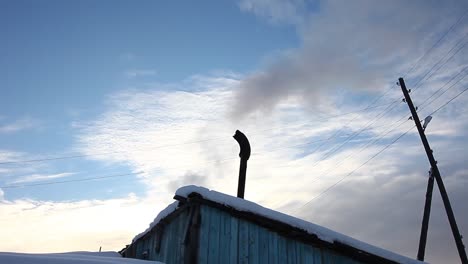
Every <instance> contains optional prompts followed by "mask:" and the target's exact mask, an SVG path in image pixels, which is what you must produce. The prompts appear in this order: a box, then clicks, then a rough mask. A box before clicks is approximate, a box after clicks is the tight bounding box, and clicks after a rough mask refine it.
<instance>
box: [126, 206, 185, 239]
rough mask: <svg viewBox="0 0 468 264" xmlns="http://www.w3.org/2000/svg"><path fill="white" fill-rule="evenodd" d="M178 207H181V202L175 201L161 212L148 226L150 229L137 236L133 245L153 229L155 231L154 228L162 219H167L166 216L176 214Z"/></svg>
mask: <svg viewBox="0 0 468 264" xmlns="http://www.w3.org/2000/svg"><path fill="white" fill-rule="evenodd" d="M178 205H179V201H175V202H173V203H171V204H170V205H168V206H167V207H166V208H164V209H163V210H162V211H161V212H159V214H158V215H157V216H156V218H155V219H154V220H153V222H152V223H151V224H150V225H149V226H148V228H146V230H145V231H143V232H141V233H140V234H138V235H136V236H135V237H134V238H133V239H132V243H134V242H135V241H137V240H138V239H139V238H141V237H143V236H144V235H146V234H147V233H148V232H149V231H151V229H153V227H155V226H156V225H157V224H158V223H159V222H160V221H161V220H162V219H164V218H166V216H168V215H169V214H171V213H172V212H174V211H175V210H176V209H177V207H178Z"/></svg>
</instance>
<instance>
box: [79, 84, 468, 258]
mask: <svg viewBox="0 0 468 264" xmlns="http://www.w3.org/2000/svg"><path fill="white" fill-rule="evenodd" d="M236 77H239V76H236ZM239 81H240V80H239V79H237V78H232V77H223V76H211V77H203V76H196V77H194V78H189V79H187V80H185V81H183V82H181V84H169V85H170V86H171V87H173V88H177V87H183V88H184V89H185V91H180V90H179V91H177V90H176V91H174V90H171V91H167V90H165V89H160V87H158V86H155V87H154V89H145V90H137V89H134V90H129V91H121V92H117V93H116V94H114V95H112V96H111V97H109V100H108V102H107V107H108V110H107V111H105V112H104V113H103V114H102V115H100V116H99V117H98V118H97V119H96V120H92V121H89V122H85V123H82V124H81V126H80V125H78V127H82V129H80V134H79V135H78V137H77V146H76V148H77V150H78V151H81V152H82V153H84V154H87V155H93V154H98V153H103V152H112V151H116V152H117V153H115V154H109V155H106V156H103V155H99V156H98V155H96V156H94V159H96V160H101V161H104V162H108V163H111V164H112V163H116V164H122V163H126V164H128V165H130V166H131V167H132V168H133V169H134V170H141V171H145V174H144V175H143V177H141V178H140V180H141V181H143V182H144V183H146V186H147V187H148V190H147V191H148V194H151V195H152V196H153V197H172V196H173V191H174V189H175V188H177V187H178V186H179V185H182V184H203V185H205V186H207V187H209V188H212V189H216V190H218V191H222V192H225V193H228V194H232V195H235V192H236V185H237V175H238V174H237V173H238V162H239V160H238V145H237V143H236V142H235V141H234V140H233V139H232V135H233V133H234V131H235V130H236V129H240V130H241V131H243V132H245V133H246V135H247V136H248V137H249V140H250V141H251V145H252V151H253V155H252V157H251V159H250V161H249V166H248V171H247V186H246V198H247V199H249V200H251V201H254V202H258V203H260V204H262V205H264V206H268V207H272V208H275V209H278V210H282V211H285V212H289V213H291V212H295V211H296V210H297V209H298V208H300V207H301V206H302V205H303V204H305V202H307V201H308V200H309V199H310V198H312V197H314V196H316V195H318V194H320V193H321V192H322V191H323V190H325V189H326V188H328V187H329V186H331V185H333V184H334V183H335V182H337V181H338V180H340V179H341V178H342V177H343V176H345V175H347V174H348V173H349V172H350V171H353V170H355V169H356V168H357V167H358V166H359V165H361V164H362V163H364V162H365V161H366V160H367V159H369V158H370V157H372V156H373V155H374V154H375V153H377V152H378V151H379V150H380V149H382V148H383V147H384V146H385V145H386V144H388V143H390V142H391V140H392V139H394V138H395V137H397V136H398V135H400V134H401V133H402V132H404V131H406V130H407V129H408V128H409V127H411V126H412V124H411V122H409V121H407V122H406V123H405V124H403V125H401V126H397V124H399V123H395V121H397V120H402V121H404V120H406V116H408V115H409V113H408V110H407V107H406V105H404V104H403V103H400V105H398V107H396V108H395V110H393V111H385V107H380V108H373V109H368V110H367V111H362V112H359V113H355V114H351V115H344V116H337V117H334V118H331V117H326V116H327V115H339V114H340V113H343V112H345V113H346V112H350V111H353V109H354V110H355V109H361V108H362V107H363V106H356V103H355V102H353V101H352V100H343V96H347V94H344V95H336V96H333V97H331V98H332V99H333V100H334V101H332V104H336V105H337V106H336V107H332V108H330V109H331V112H329V113H327V112H325V113H317V112H312V111H308V110H307V108H306V107H304V105H302V104H301V102H300V100H299V101H298V100H292V99H291V100H289V101H283V102H282V103H280V104H279V105H278V107H276V108H275V109H273V110H272V111H271V112H270V115H262V114H260V113H254V114H252V115H250V116H248V117H247V118H245V119H242V120H239V121H237V122H233V121H232V120H230V119H228V118H227V116H228V114H229V112H230V111H231V108H230V107H231V106H232V102H233V99H234V98H233V92H234V90H233V89H235V87H236V86H237V84H238V83H239ZM431 87H432V86H431ZM435 87H436V86H434V87H433V88H435ZM395 89H396V88H395ZM431 89H432V88H431ZM161 90H164V91H161ZM397 92H398V90H396V91H395V94H393V93H392V94H391V96H392V99H391V100H393V99H395V100H399V99H398V97H396V96H395V95H397V94H398V93H397ZM389 100H390V99H389ZM445 100H447V98H445ZM386 102H387V99H383V100H382V104H383V105H385V104H386ZM465 102H466V99H463V98H460V101H455V102H453V105H454V106H455V107H456V106H462V105H464V104H465ZM338 106H339V107H338ZM434 107H435V106H433V105H431V106H430V107H428V109H434ZM448 110H449V109H448V108H447V109H444V110H443V111H441V112H440V113H438V114H437V115H436V116H435V117H434V118H435V119H434V121H435V120H446V118H447V117H448V116H449V115H451V114H453V112H452V111H448ZM383 111H385V112H383ZM382 113H385V115H381V114H382ZM465 113H466V111H465V112H463V111H461V109H460V112H457V113H456V116H457V117H460V118H454V119H451V120H450V122H448V121H447V122H446V123H444V122H438V121H437V122H434V123H431V126H430V128H428V131H429V129H430V131H431V133H435V134H436V135H439V137H441V138H437V140H433V141H432V144H433V147H434V149H436V150H438V149H444V150H445V152H444V153H438V154H439V155H438V158H439V160H440V161H441V162H440V163H441V164H447V165H448V166H449V167H453V168H460V166H462V164H463V162H462V161H461V160H459V159H457V161H456V162H455V161H454V162H455V163H452V162H449V161H450V160H449V159H447V158H445V157H450V156H451V155H453V153H452V152H451V151H454V152H455V151H456V152H457V153H459V154H457V155H456V157H463V156H464V154H461V153H464V152H465V149H464V148H463V147H461V148H447V149H446V148H445V147H444V146H447V144H454V145H457V143H455V139H454V138H452V136H451V135H453V134H454V133H455V134H457V133H458V134H460V133H462V135H464V133H463V128H464V127H465V126H466V125H467V124H466V122H465V121H464V120H466V118H464V117H463V116H465V115H466V114H465ZM324 115H325V117H324ZM376 116H379V118H378V119H377V120H375V122H374V118H375V117H376ZM401 117H403V119H402V118H401ZM350 120H352V122H349V121H350ZM402 121H400V122H402ZM370 122H371V123H370ZM368 124H371V125H370V126H369V128H368V129H365V130H363V129H362V128H364V127H366V126H367V125H368ZM343 126H344V127H343ZM449 128H450V129H451V130H453V133H452V134H447V133H445V132H443V131H446V130H447V129H449ZM392 129H393V131H392ZM361 130H362V133H361V135H360V136H359V137H356V138H355V139H354V140H352V141H351V142H350V143H348V144H346V145H344V146H343V147H342V148H341V149H340V150H338V151H336V153H334V154H333V155H329V157H328V158H327V159H326V160H324V161H321V160H322V159H323V157H324V155H326V153H331V152H330V150H331V149H333V148H337V147H338V146H340V145H341V144H342V143H343V140H345V139H346V138H347V137H348V136H349V135H352V134H353V133H357V132H359V131H361ZM388 131H392V132H391V133H388V134H386V135H385V136H383V137H381V136H382V135H384V134H385V133H387V132H388ZM336 132H339V134H338V136H337V137H334V138H332V139H330V140H328V141H319V140H326V139H328V138H330V137H331V135H333V134H334V133H336ZM380 137H381V138H380ZM378 138H380V140H379V141H378V142H377V144H373V145H370V146H369V147H366V148H364V147H365V146H366V143H368V142H372V140H375V139H378ZM311 142H312V143H311ZM313 142H315V143H313ZM322 142H325V143H324V145H323V146H321V147H320V148H319V149H317V148H318V147H319V145H320V143H322ZM450 142H452V143H450ZM436 153H437V152H436ZM450 153H452V154H450ZM442 154H443V155H442ZM424 158H425V157H424V152H422V151H421V146H420V145H419V139H418V138H417V134H416V131H415V130H413V131H412V132H411V133H410V134H409V135H408V136H407V137H405V138H403V139H402V140H400V142H398V144H396V145H395V146H393V147H391V148H390V149H388V150H387V151H386V152H384V153H382V154H381V155H380V156H378V157H377V158H375V159H374V160H372V162H370V163H369V164H367V165H366V166H364V167H363V168H361V169H359V170H357V171H356V172H355V173H354V174H353V175H351V176H350V177H347V178H346V180H345V181H344V182H343V183H342V184H340V185H338V186H337V187H336V188H334V189H331V190H330V191H329V192H327V194H326V195H325V196H324V197H321V198H319V199H318V200H317V201H316V202H314V203H312V204H311V205H310V207H309V206H308V207H305V208H302V209H301V210H300V211H301V212H302V213H300V216H301V217H305V218H307V219H309V220H311V221H313V222H317V223H319V224H323V225H325V226H329V227H331V228H334V229H337V230H338V231H341V232H344V233H347V234H351V235H353V236H356V237H357V238H358V239H363V240H365V241H369V242H372V243H375V244H377V245H381V246H383V247H385V248H388V249H391V250H395V251H397V252H399V253H402V254H405V255H409V256H412V255H413V251H412V249H411V247H409V245H410V244H411V243H412V242H413V240H414V239H413V238H412V237H410V235H411V236H416V237H417V235H418V234H417V230H419V225H420V223H419V221H414V219H415V218H416V219H419V218H418V217H420V213H419V212H420V208H421V206H422V199H423V196H424V195H423V194H422V195H421V197H419V196H418V195H419V194H421V193H423V192H424V191H425V178H424V176H425V172H426V170H427V163H426V161H425V159H424ZM449 164H450V165H449ZM456 171H458V169H457V170H456ZM404 175H410V176H409V177H408V178H406V177H403V176H404ZM450 175H451V174H450ZM449 178H450V177H449ZM381 186H384V187H383V188H384V190H385V192H383V193H382V194H380V193H379V192H378V191H377V190H378V188H381ZM406 186H411V187H412V188H414V195H412V196H411V197H409V198H404V196H402V195H401V194H402V193H404V192H405V191H407V187H406ZM374 190H375V191H374ZM340 192H347V193H349V194H348V197H347V198H346V199H344V198H343V197H342V195H341V193H340ZM459 192H460V190H458V189H455V190H454V193H455V194H456V195H458V196H460V195H461V194H460V193H459ZM365 193H369V195H371V196H372V195H381V196H380V197H379V199H378V200H375V201H374V202H373V203H371V202H372V201H368V203H366V199H367V200H369V196H367V195H364V194H365ZM357 194H359V195H357ZM394 196H400V197H401V199H403V198H404V199H411V203H408V207H407V208H406V207H405V208H401V209H398V208H397V205H398V204H401V203H404V201H403V200H398V199H395V198H394ZM461 196H462V197H464V196H463V195H461ZM386 199H388V200H391V201H392V202H391V204H389V206H391V208H392V210H395V211H394V212H393V213H394V214H395V222H398V223H401V222H404V221H411V222H409V223H408V224H407V225H405V227H404V228H403V227H400V228H401V229H402V230H406V231H408V232H406V233H405V232H403V231H402V232H401V233H398V234H393V235H394V237H393V238H392V239H388V240H385V238H384V236H383V235H382V236H373V235H372V233H371V232H370V231H369V232H368V231H366V228H367V227H368V226H369V225H372V223H371V222H368V221H365V220H363V219H361V218H360V217H359V215H358V214H352V215H351V216H349V218H348V219H349V221H350V223H353V227H351V226H350V225H347V224H343V223H342V222H340V221H332V220H330V218H332V217H336V218H339V219H341V218H340V215H341V214H342V213H341V212H342V211H343V212H344V211H346V210H352V209H349V208H350V207H352V206H354V204H356V203H359V204H360V205H361V207H364V208H363V209H362V210H363V211H362V212H363V214H366V215H367V214H372V213H375V214H385V213H388V212H387V211H386V209H385V208H380V207H379V203H383V201H386ZM418 199H419V200H418ZM460 199H461V198H459V199H457V200H456V201H454V204H455V205H456V206H460V201H461V200H460ZM322 204H323V205H326V204H328V205H330V208H328V209H327V210H325V211H326V212H327V214H325V215H322V214H314V213H313V212H320V210H317V209H313V208H315V207H314V206H316V207H319V208H321V206H322ZM311 208H312V209H311ZM346 208H348V209H346ZM459 214H460V218H461V219H465V217H466V216H465V215H464V214H463V213H460V212H459ZM370 221H371V220H370ZM373 228H374V227H373ZM394 228H395V227H394V226H392V225H391V224H390V223H388V225H387V226H382V225H377V226H376V227H375V229H373V230H376V232H378V233H379V234H383V233H385V232H392V231H391V230H393V229H394ZM466 228H468V227H466ZM466 228H465V225H464V224H462V229H466ZM376 234H377V233H376ZM398 239H400V240H404V241H405V243H406V244H405V245H407V247H406V248H404V247H400V246H398V245H396V244H395V243H393V242H394V241H397V240H398ZM439 239H442V240H444V239H445V241H446V240H447V239H449V238H447V236H445V235H443V234H440V236H439ZM392 241H393V242H392ZM440 256H443V257H451V256H450V254H448V253H444V255H440ZM431 257H432V258H433V259H438V258H437V257H436V256H435V255H431ZM439 258H441V257H439Z"/></svg>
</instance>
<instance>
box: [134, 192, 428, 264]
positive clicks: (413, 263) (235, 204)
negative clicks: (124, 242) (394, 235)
mask: <svg viewBox="0 0 468 264" xmlns="http://www.w3.org/2000/svg"><path fill="white" fill-rule="evenodd" d="M192 193H197V194H199V195H201V196H202V197H203V199H205V200H209V201H212V202H215V203H218V204H220V205H223V206H226V207H229V208H232V209H234V210H237V211H240V212H248V213H253V214H255V215H258V216H263V217H265V218H268V219H271V220H274V221H277V222H281V223H284V224H287V225H289V226H292V227H295V228H298V229H300V230H303V231H304V232H306V233H308V234H310V235H316V236H317V237H318V238H319V239H320V240H323V241H326V242H329V243H341V244H345V245H347V246H351V247H353V248H356V249H358V250H361V251H364V252H367V253H370V254H373V255H376V256H379V257H382V258H385V259H388V260H391V261H395V262H398V263H402V264H422V263H424V262H421V261H418V260H414V259H411V258H408V257H405V256H401V255H399V254H396V253H393V252H390V251H388V250H385V249H381V248H378V247H375V246H372V245H369V244H367V243H364V242H362V241H359V240H356V239H354V238H351V237H348V236H346V235H343V234H340V233H337V232H335V231H332V230H330V229H328V228H325V227H322V226H319V225H316V224H313V223H310V222H307V221H304V220H302V219H299V218H296V217H293V216H290V215H286V214H283V213H280V212H277V211H274V210H271V209H268V208H265V207H263V206H260V205H258V204H256V203H253V202H250V201H247V200H244V199H241V198H238V197H234V196H230V195H227V194H224V193H220V192H217V191H213V190H209V189H207V188H204V187H199V186H194V185H189V186H185V187H181V188H179V189H178V190H177V191H176V197H179V198H188V196H189V195H190V194H192ZM177 206H178V202H175V203H172V204H171V205H169V206H168V207H166V209H164V210H163V211H161V212H160V213H159V214H158V216H157V217H156V219H155V220H154V221H153V222H152V223H151V225H150V226H149V227H148V229H146V231H145V232H143V233H141V234H139V235H137V236H136V237H135V238H134V239H133V242H134V241H136V240H137V239H138V238H140V237H142V236H144V235H145V234H146V233H147V232H149V231H150V230H151V229H152V228H153V227H154V226H156V225H157V224H158V223H159V222H160V221H161V220H162V219H163V218H165V217H166V216H167V215H169V214H170V213H172V212H174V211H175V210H176V209H177Z"/></svg>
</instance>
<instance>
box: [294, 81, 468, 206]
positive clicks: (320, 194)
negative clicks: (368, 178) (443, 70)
mask: <svg viewBox="0 0 468 264" xmlns="http://www.w3.org/2000/svg"><path fill="white" fill-rule="evenodd" d="M467 90H468V87H466V88H465V89H464V90H462V91H461V92H460V93H458V94H457V95H455V96H454V97H452V98H451V99H450V100H448V101H447V102H445V103H444V104H443V105H441V106H440V107H438V108H437V109H436V110H434V111H433V112H432V113H430V114H429V115H433V114H435V113H437V112H438V111H439V110H441V109H442V108H444V107H445V106H447V105H448V104H450V103H451V102H452V101H453V100H455V99H456V98H458V97H459V96H460V95H462V94H463V93H464V92H466V91H467ZM413 128H414V126H412V127H411V128H410V129H408V130H407V131H406V132H404V133H403V134H401V135H400V136H399V137H397V138H396V139H395V140H393V141H392V142H391V143H390V144H388V145H386V146H385V147H384V148H383V149H381V150H380V151H379V152H377V153H376V154H374V155H373V156H372V157H371V158H369V159H368V160H366V161H365V162H364V163H362V164H361V165H360V166H359V167H357V168H356V169H354V170H353V171H351V172H350V173H348V174H347V175H345V176H344V177H342V178H341V179H339V180H338V181H337V182H335V183H334V184H332V185H331V186H329V187H328V188H327V189H325V190H324V191H322V192H321V193H319V194H318V195H316V196H315V197H313V198H312V199H311V200H309V201H308V202H307V203H305V204H304V205H303V206H301V207H300V208H299V209H298V210H300V209H302V208H304V207H305V206H307V205H308V204H310V203H311V202H312V201H313V200H315V199H317V198H319V197H320V196H322V195H324V194H325V193H326V192H328V191H329V190H330V189H332V188H334V187H335V186H337V185H338V184H340V183H341V182H342V181H344V180H345V179H346V178H347V177H349V176H350V175H352V174H353V173H355V172H356V171H357V170H359V169H360V168H362V167H363V166H365V165H366V164H367V163H369V162H370V161H371V160H372V159H374V158H375V157H377V156H378V155H379V154H381V153H382V152H384V151H385V150H386V149H388V148H389V147H390V146H391V145H393V144H394V143H395V142H397V141H398V140H399V139H401V138H402V137H403V136H405V135H406V134H407V133H408V132H409V131H411V129H413Z"/></svg>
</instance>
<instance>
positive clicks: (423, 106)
mask: <svg viewBox="0 0 468 264" xmlns="http://www.w3.org/2000/svg"><path fill="white" fill-rule="evenodd" d="M466 68H468V67H466ZM466 68H465V69H466ZM465 69H463V70H462V71H461V72H463V71H464V70H465ZM461 72H460V73H461ZM460 73H459V74H460ZM459 74H457V75H456V76H458V75H459ZM467 75H468V72H467V73H465V75H464V76H463V77H462V78H460V79H458V80H457V81H456V82H455V83H453V84H452V85H450V86H449V87H448V88H447V89H445V90H444V91H443V92H442V93H440V94H438V95H437V96H436V97H435V98H434V99H432V100H431V101H430V102H428V103H426V102H427V101H428V100H429V99H431V98H432V97H433V96H435V95H436V94H437V93H438V92H439V91H440V90H442V88H443V87H445V86H446V85H447V84H448V83H450V82H447V83H446V84H445V85H443V86H442V87H441V88H439V89H438V90H437V91H435V92H434V93H433V94H432V95H431V96H429V97H428V98H426V99H425V100H424V101H423V102H422V103H421V106H422V107H420V110H422V109H423V108H425V107H426V106H428V105H430V104H431V103H432V102H434V101H435V100H437V99H439V98H440V97H441V96H442V95H443V94H445V93H446V92H448V91H449V90H450V89H452V88H453V87H455V85H457V84H458V83H459V82H460V81H462V80H463V79H465V78H466V76H467ZM452 79H453V78H452ZM424 103H426V104H425V105H424Z"/></svg>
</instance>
